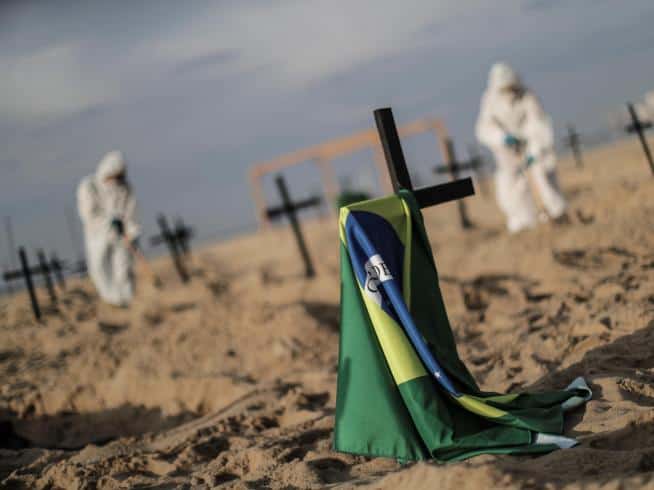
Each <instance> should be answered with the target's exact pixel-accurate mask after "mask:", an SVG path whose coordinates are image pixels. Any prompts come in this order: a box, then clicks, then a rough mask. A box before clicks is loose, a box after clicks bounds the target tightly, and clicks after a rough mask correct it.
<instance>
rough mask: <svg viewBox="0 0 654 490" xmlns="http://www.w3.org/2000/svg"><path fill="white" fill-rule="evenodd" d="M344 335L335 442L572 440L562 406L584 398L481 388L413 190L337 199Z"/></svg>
mask: <svg viewBox="0 0 654 490" xmlns="http://www.w3.org/2000/svg"><path fill="white" fill-rule="evenodd" d="M339 224H340V238H341V240H340V241H341V281H342V284H341V337H340V352H339V365H338V389H337V401H336V423H335V430H334V446H335V449H336V450H337V451H343V452H347V453H354V454H362V455H368V456H386V457H393V458H397V459H399V460H403V461H408V460H420V459H436V460H438V461H456V460H461V459H465V458H469V457H471V456H475V455H478V454H483V453H486V454H487V453H493V454H507V453H514V454H515V453H542V452H547V451H551V450H553V449H558V448H567V447H572V446H574V445H575V444H576V441H575V440H574V439H570V438H567V437H564V436H562V435H561V434H562V432H563V417H564V413H565V412H566V411H568V410H570V409H572V408H574V407H576V406H578V405H580V404H582V403H584V402H585V401H587V400H588V399H590V396H591V392H590V389H589V388H588V386H587V385H586V383H585V382H584V380H583V379H582V378H577V379H576V380H574V381H573V382H572V384H571V385H570V386H568V387H567V388H566V389H564V390H561V391H554V392H546V393H516V394H498V393H489V392H483V391H481V390H480V389H479V387H478V386H477V384H476V383H475V380H474V379H473V378H472V376H471V375H470V373H469V372H468V370H467V369H466V367H465V365H464V364H463V362H461V359H459V356H458V353H457V350H456V344H455V342H454V336H453V335H452V329H451V327H450V323H449V320H448V318H447V313H446V312H445V305H444V304H443V298H442V296H441V292H440V289H439V287H438V274H437V271H436V265H435V263H434V258H433V256H432V253H431V248H430V246H429V242H428V240H427V236H426V233H425V228H424V224H423V220H422V214H421V212H420V209H419V207H418V205H417V204H416V202H415V199H414V197H413V195H412V194H411V193H410V192H408V191H404V190H403V191H400V193H399V194H398V195H393V196H389V197H384V198H381V199H375V200H371V201H364V202H360V203H356V204H352V205H350V206H347V207H345V208H342V209H341V212H340V223H339Z"/></svg>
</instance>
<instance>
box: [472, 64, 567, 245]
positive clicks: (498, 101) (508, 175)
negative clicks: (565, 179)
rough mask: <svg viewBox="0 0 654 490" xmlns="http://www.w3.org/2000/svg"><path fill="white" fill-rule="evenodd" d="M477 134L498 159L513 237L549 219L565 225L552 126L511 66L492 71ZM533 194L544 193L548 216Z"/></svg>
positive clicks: (499, 187)
mask: <svg viewBox="0 0 654 490" xmlns="http://www.w3.org/2000/svg"><path fill="white" fill-rule="evenodd" d="M476 134H477V139H478V140H479V141H480V142H481V143H482V144H484V145H486V146H487V147H488V148H489V149H490V150H491V151H492V152H493V154H494V156H495V162H496V171H495V190H496V196H497V201H498V204H499V206H500V209H501V210H502V211H503V212H504V214H505V216H506V223H507V228H508V229H509V231H510V232H517V231H520V230H523V229H525V228H531V227H534V226H536V224H537V223H538V222H539V221H544V220H547V219H548V218H550V219H552V220H555V221H565V219H566V218H567V216H566V214H565V213H566V202H565V199H564V197H563V195H562V193H561V190H560V188H559V185H558V182H557V178H556V154H555V152H554V132H553V130H552V123H551V121H550V119H549V117H548V116H547V114H546V113H545V112H544V111H543V108H542V107H541V105H540V102H539V101H538V99H537V98H536V96H535V95H534V94H533V93H532V92H531V91H530V90H529V89H527V88H526V87H525V86H524V85H523V84H522V82H521V80H520V78H519V77H518V75H517V74H516V73H515V72H514V71H513V70H512V69H511V67H510V66H508V65H507V64H505V63H497V64H495V65H493V67H492V68H491V71H490V74H489V77H488V87H487V89H486V91H485V92H484V95H483V97H482V99H481V108H480V112H479V118H478V119H477V125H476ZM532 192H536V193H538V198H539V199H540V201H541V203H542V204H543V207H544V208H545V209H544V211H542V212H540V213H539V211H538V209H537V206H536V203H535V201H534V195H533V194H532Z"/></svg>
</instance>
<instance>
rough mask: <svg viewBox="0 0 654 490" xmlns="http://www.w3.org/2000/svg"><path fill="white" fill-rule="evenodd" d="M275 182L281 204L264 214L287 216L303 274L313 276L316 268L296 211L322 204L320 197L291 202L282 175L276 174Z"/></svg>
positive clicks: (271, 216)
mask: <svg viewBox="0 0 654 490" xmlns="http://www.w3.org/2000/svg"><path fill="white" fill-rule="evenodd" d="M275 183H276V184H277V190H278V191H279V197H280V198H281V200H282V204H281V206H275V207H271V208H268V209H266V214H267V215H268V218H270V219H275V218H279V217H281V216H283V215H286V216H287V217H288V220H289V221H290V222H291V228H292V229H293V234H294V235H295V241H296V242H297V247H298V250H299V252H300V256H301V257H302V261H303V262H304V275H305V277H307V278H311V277H314V276H315V275H316V270H315V269H314V267H313V262H312V261H311V255H309V249H308V248H307V244H306V242H305V241H304V235H303V234H302V229H301V228H300V222H299V221H298V219H297V214H296V213H297V211H298V210H300V209H305V208H310V207H316V206H320V205H322V199H321V198H320V197H318V196H313V197H310V198H308V199H304V200H302V201H297V202H293V201H292V200H291V196H290V194H289V192H288V187H286V181H285V180H284V177H283V176H282V175H278V176H277V177H275Z"/></svg>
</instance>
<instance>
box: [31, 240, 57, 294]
mask: <svg viewBox="0 0 654 490" xmlns="http://www.w3.org/2000/svg"><path fill="white" fill-rule="evenodd" d="M36 257H37V258H38V260H39V272H40V273H41V275H42V276H43V280H44V282H45V288H46V289H47V290H48V296H50V303H51V304H52V306H54V305H56V304H57V293H55V289H54V285H53V284H52V276H50V266H49V265H48V259H46V257H45V253H44V252H43V250H41V249H39V250H37V251H36Z"/></svg>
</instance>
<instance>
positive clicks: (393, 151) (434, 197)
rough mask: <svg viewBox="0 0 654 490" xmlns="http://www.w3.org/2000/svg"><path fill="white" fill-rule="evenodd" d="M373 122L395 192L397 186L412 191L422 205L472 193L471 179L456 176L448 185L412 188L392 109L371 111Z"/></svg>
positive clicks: (455, 198)
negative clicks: (373, 116) (373, 117)
mask: <svg viewBox="0 0 654 490" xmlns="http://www.w3.org/2000/svg"><path fill="white" fill-rule="evenodd" d="M374 115H375V123H376V125H377V131H378V133H379V139H380V141H381V145H382V149H383V151H384V157H385V159H386V166H387V168H388V173H389V176H390V180H391V184H392V186H393V190H394V191H395V192H397V191H399V190H400V189H406V190H410V191H413V194H414V196H415V198H416V201H417V202H418V205H419V206H420V207H421V208H426V207H430V206H436V205H438V204H443V203H446V202H449V201H455V200H459V199H463V198H464V197H468V196H472V195H474V193H475V189H474V186H473V185H472V179H471V178H470V177H467V178H465V179H458V180H455V181H453V182H448V183H447V184H440V185H436V186H430V187H423V188H420V189H414V188H413V184H412V183H411V177H410V176H409V170H408V168H407V166H406V160H405V159H404V152H403V151H402V144H401V143H400V137H399V134H398V132H397V126H396V125H395V119H394V118H393V111H392V110H391V109H390V107H386V108H382V109H377V110H375V111H374Z"/></svg>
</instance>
